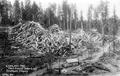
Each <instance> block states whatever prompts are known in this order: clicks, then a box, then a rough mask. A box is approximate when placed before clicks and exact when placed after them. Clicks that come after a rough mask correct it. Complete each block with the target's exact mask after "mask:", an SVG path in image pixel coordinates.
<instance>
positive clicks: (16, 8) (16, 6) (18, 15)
mask: <svg viewBox="0 0 120 76" xmlns="http://www.w3.org/2000/svg"><path fill="white" fill-rule="evenodd" d="M20 19H21V9H20V3H19V0H15V3H14V21H15V24H17V23H18V22H19V20H20Z"/></svg>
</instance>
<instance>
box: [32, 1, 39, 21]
mask: <svg viewBox="0 0 120 76" xmlns="http://www.w3.org/2000/svg"><path fill="white" fill-rule="evenodd" d="M31 12H32V19H33V21H37V22H38V21H39V20H38V19H39V18H38V12H39V7H38V5H37V4H36V3H35V2H33V4H32V10H31Z"/></svg>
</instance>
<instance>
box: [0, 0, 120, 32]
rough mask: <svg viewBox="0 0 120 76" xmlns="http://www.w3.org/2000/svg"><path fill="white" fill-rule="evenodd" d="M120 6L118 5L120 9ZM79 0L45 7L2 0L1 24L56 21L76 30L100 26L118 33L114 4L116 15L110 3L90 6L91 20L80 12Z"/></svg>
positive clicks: (105, 30)
mask: <svg viewBox="0 0 120 76" xmlns="http://www.w3.org/2000/svg"><path fill="white" fill-rule="evenodd" d="M117 10H118V9H117ZM77 11H78V10H77V9H76V6H75V4H68V2H67V1H66V0H64V1H63V2H62V4H61V5H57V4H55V3H53V4H50V5H49V7H47V8H46V9H43V7H42V6H41V4H39V5H38V4H36V2H33V3H32V2H31V1H30V0H25V3H23V2H20V1H19V0H15V2H14V4H11V2H10V1H8V0H1V1H0V26H15V25H16V24H18V23H19V22H23V23H24V22H26V21H35V22H39V23H40V24H41V25H42V26H43V27H44V28H48V27H49V26H51V25H53V24H58V25H59V26H60V27H61V28H62V29H63V30H69V29H71V30H76V29H77V28H82V29H84V30H90V29H92V28H94V29H97V30H98V31H99V32H100V33H102V34H116V33H117V31H118V27H119V25H120V20H119V18H118V17H117V15H116V10H115V8H114V10H113V15H112V17H110V16H109V3H108V2H107V1H106V2H104V1H101V2H100V4H99V5H98V6H97V7H96V8H93V6H92V5H90V6H89V7H88V14H87V20H86V19H84V17H83V14H82V13H83V12H82V11H81V12H80V15H79V14H78V12H77Z"/></svg>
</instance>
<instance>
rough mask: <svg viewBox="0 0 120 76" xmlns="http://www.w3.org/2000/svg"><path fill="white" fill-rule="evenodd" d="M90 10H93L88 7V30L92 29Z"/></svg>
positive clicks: (91, 7)
mask: <svg viewBox="0 0 120 76" xmlns="http://www.w3.org/2000/svg"><path fill="white" fill-rule="evenodd" d="M92 10H93V6H92V5H90V6H89V8H88V30H90V29H91V28H92Z"/></svg>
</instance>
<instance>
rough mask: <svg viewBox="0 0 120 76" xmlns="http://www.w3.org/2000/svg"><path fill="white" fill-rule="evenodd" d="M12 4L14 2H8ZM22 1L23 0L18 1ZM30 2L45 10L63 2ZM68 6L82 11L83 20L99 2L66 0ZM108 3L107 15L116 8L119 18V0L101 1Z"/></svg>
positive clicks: (44, 0) (55, 0) (40, 0)
mask: <svg viewBox="0 0 120 76" xmlns="http://www.w3.org/2000/svg"><path fill="white" fill-rule="evenodd" d="M9 1H11V2H12V3H13V2H14V0H9ZM20 1H24V0H20ZM31 1H32V2H33V1H35V2H36V3H37V4H40V3H41V5H42V7H43V8H47V7H48V6H49V4H50V3H56V4H61V3H62V1H63V0H31ZM67 1H68V3H69V4H71V3H73V4H76V8H77V10H78V13H80V11H83V16H84V18H85V17H86V16H87V11H88V7H89V6H90V5H91V4H92V5H93V7H96V6H98V5H99V3H100V1H101V0H67ZM103 1H108V2H109V12H110V13H109V15H110V16H112V12H113V8H114V7H115V8H116V14H117V16H118V17H119V18H120V0H103Z"/></svg>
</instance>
